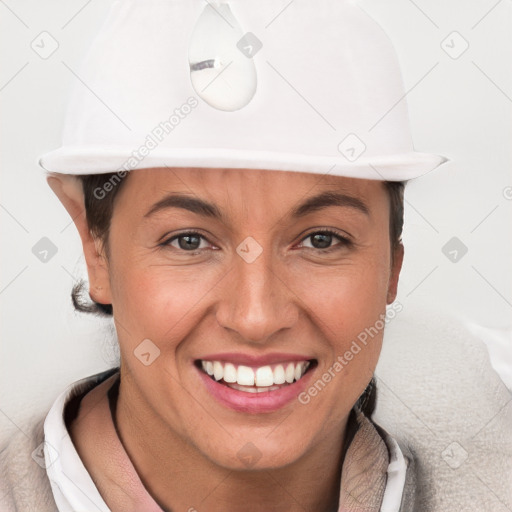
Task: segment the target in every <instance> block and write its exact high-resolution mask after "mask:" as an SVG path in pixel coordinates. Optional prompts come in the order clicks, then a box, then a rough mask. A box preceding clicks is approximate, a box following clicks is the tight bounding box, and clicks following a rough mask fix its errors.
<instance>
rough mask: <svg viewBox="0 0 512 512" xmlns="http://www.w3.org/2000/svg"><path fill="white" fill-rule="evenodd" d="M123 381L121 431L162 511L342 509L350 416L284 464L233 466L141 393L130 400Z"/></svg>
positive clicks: (333, 511) (325, 511) (118, 410)
mask: <svg viewBox="0 0 512 512" xmlns="http://www.w3.org/2000/svg"><path fill="white" fill-rule="evenodd" d="M124 382H125V381H124V380H122V381H121V385H120V390H119V398H118V402H117V406H116V408H115V415H114V417H115V423H116V424H117V431H118V435H119V438H120V439H121V442H122V444H123V446H124V449H125V450H126V452H127V454H128V455H129V457H130V460H131V461H132V463H133V465H134V467H135V469H136V471H137V473H138V475H139V477H140V479H141V481H142V482H143V484H144V486H145V487H146V489H147V490H148V492H149V493H150V494H151V496H152V497H153V498H154V499H155V501H157V502H158V503H159V505H160V507H161V508H162V509H163V510H164V511H168V512H175V511H178V510H183V511H185V510H186V511H190V512H193V511H199V512H200V511H203V510H208V512H225V511H226V510H227V509H229V510H245V511H246V512H263V511H267V510H273V511H275V512H281V511H282V512H285V511H286V512H299V511H300V512H303V511H304V510H315V511H318V512H336V511H337V510H338V502H339V493H340V478H341V466H342V462H343V460H342V459H343V456H344V449H343V445H344V443H343V441H344V438H345V436H344V433H345V430H346V422H345V423H344V428H343V432H341V433H340V432H339V431H338V432H337V433H336V435H335V436H331V437H326V438H325V439H323V440H322V442H321V443H320V444H318V445H316V446H314V447H313V448H312V449H311V450H309V451H308V452H306V453H305V454H304V455H303V456H302V457H301V458H300V459H298V460H296V461H294V462H293V463H291V464H288V465H287V466H285V467H277V468H268V469H259V470H250V469H247V470H231V469H227V468H224V467H221V466H219V465H217V464H215V463H214V462H213V461H212V460H211V459H208V458H207V457H205V456H204V454H202V453H200V452H199V451H198V450H197V449H196V448H195V447H194V446H193V445H191V444H190V443H189V442H187V441H185V440H184V439H183V438H182V437H180V435H179V434H178V433H177V432H175V431H173V430H172V429H171V428H170V427H169V425H168V424H165V423H164V422H163V420H162V419H161V418H160V417H159V416H158V415H156V414H155V413H154V411H153V410H152V409H151V408H150V407H149V406H148V405H147V403H146V402H145V401H144V400H143V399H142V397H137V399H136V400H129V401H128V400H126V399H125V397H126V396H131V395H129V393H132V390H131V389H127V390H125V389H124V387H123V384H124ZM133 403H136V404H137V410H136V411H135V410H133V406H132V405H131V404H133ZM141 407H142V408H144V410H143V411H141V410H140V408H141ZM138 418H144V420H143V421H141V420H138Z"/></svg>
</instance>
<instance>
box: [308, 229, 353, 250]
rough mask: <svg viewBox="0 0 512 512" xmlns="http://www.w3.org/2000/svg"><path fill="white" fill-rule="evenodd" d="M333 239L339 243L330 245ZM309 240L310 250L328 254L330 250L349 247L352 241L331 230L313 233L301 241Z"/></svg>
mask: <svg viewBox="0 0 512 512" xmlns="http://www.w3.org/2000/svg"><path fill="white" fill-rule="evenodd" d="M333 238H335V239H337V240H338V241H339V242H340V243H338V244H336V245H334V246H333V245H332V242H333ZM307 239H311V246H312V247H311V248H313V249H318V250H321V251H323V252H329V251H331V250H336V249H337V248H338V249H341V248H343V247H347V246H351V245H352V241H351V240H349V239H348V238H347V237H345V236H342V235H340V234H339V233H337V232H336V231H333V230H332V229H323V230H321V231H315V232H313V233H310V234H309V235H307V236H306V237H305V238H303V239H302V240H307Z"/></svg>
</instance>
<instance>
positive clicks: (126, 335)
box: [112, 258, 218, 351]
mask: <svg viewBox="0 0 512 512" xmlns="http://www.w3.org/2000/svg"><path fill="white" fill-rule="evenodd" d="M125 261H126V263H125V262H123V263H121V264H120V265H118V266H117V267H116V272H115V276H117V277H114V278H113V280H112V288H113V292H112V300H113V303H114V307H115V310H116V319H118V320H119V322H120V324H121V330H120V331H119V329H118V332H119V333H120V338H121V337H122V341H123V345H125V346H126V345H127V341H128V343H129V346H130V348H132V349H133V347H132V345H136V344H137V343H140V342H141V340H143V339H145V338H149V339H152V340H155V342H156V343H158V344H159V348H160V349H161V350H167V351H172V350H174V349H175V348H176V346H177V345H178V344H179V343H180V342H181V341H182V339H183V338H184V337H185V336H186V335H187V333H188V332H190V328H191V326H192V325H194V324H197V323H198V322H199V321H200V315H201V314H202V313H201V307H202V305H203V304H204V300H205V298H206V295H207V294H208V291H209V290H211V289H212V288H213V286H214V285H215V282H217V281H218V276H217V275H216V274H214V272H212V271H211V270H209V269H203V270H201V272H198V271H193V270H192V269H191V267H185V266H183V267H172V266H169V265H151V264H147V262H142V261H141V262H140V263H139V262H138V261H137V259H136V258H133V259H132V258H126V260H125ZM128 339H129V340H128ZM163 340H165V344H163V343H161V342H162V341H163Z"/></svg>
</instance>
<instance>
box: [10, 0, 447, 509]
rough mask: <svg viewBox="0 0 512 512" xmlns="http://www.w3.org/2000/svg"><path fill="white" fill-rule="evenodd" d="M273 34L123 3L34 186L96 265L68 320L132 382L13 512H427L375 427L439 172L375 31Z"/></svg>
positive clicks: (401, 456)
mask: <svg viewBox="0 0 512 512" xmlns="http://www.w3.org/2000/svg"><path fill="white" fill-rule="evenodd" d="M276 12H277V10H276V5H275V2H271V1H270V0H269V1H262V2H259V3H258V9H257V10H256V8H255V6H254V5H252V4H251V2H248V1H240V2H232V4H231V5H230V4H229V3H226V2H218V3H214V4H211V5H207V6H203V4H201V3H199V2H190V1H184V0H183V1H176V2H159V1H157V0H154V1H152V2H145V3H144V4H143V3H142V2H138V3H137V2H135V1H132V2H130V1H128V2H117V3H115V4H114V6H113V8H112V11H111V13H110V15H109V17H108V19H107V20H106V22H105V24H104V26H103V28H102V31H101V32H100V34H99V35H98V36H97V38H96V39H95V42H94V44H93V46H92V48H91V50H90V52H89V55H88V59H87V61H86V63H85V66H84V69H83V71H82V74H81V76H82V77H83V79H84V80H85V81H86V83H87V84H88V88H87V89H85V88H83V87H79V88H77V89H76V91H75V95H74V97H73V98H72V101H71V105H70V108H69V111H68V118H67V125H66V132H65V136H64V144H63V146H62V147H61V148H59V149H58V150H56V151H53V152H52V153H50V154H47V155H44V156H43V158H42V160H41V165H42V166H43V167H44V168H45V169H47V170H48V171H50V173H49V175H48V183H49V185H50V186H51V188H52V190H53V191H54V192H55V194H56V195H57V196H58V198H59V199H60V201H61V202H62V204H63V205H64V207H65V208H66V209H67V211H68V213H69V214H70V216H71V218H72V219H73V220H74V222H75V225H76V227H77V229H78V232H79V234H80V237H81V241H82V245H83V250H84V256H85V259H86V262H87V270H88V277H89V290H88V293H89V295H90V298H91V299H92V301H93V302H92V303H90V304H87V303H85V302H83V297H82V296H81V295H80V291H81V290H80V287H76V288H75V290H74V292H73V298H74V303H75V306H76V307H77V308H78V309H81V310H85V311H92V312H100V313H103V314H106V315H112V317H113V320H114V324H115V327H116V332H117V337H118V342H119V347H120V354H121V358H120V365H119V368H113V369H111V370H109V371H106V372H103V373H101V374H98V375H94V376H91V377H88V378H86V379H82V380H81V381H79V382H77V383H75V384H74V385H72V386H70V387H69V388H68V389H66V390H65V391H64V392H63V393H62V394H61V395H60V397H58V399H57V400H56V402H55V403H54V405H53V407H52V408H51V410H50V411H49V413H48V415H47V416H46V418H45V422H44V441H45V443H44V444H43V445H42V446H43V448H42V449H43V452H44V456H40V459H41V460H42V466H43V468H44V470H45V471H43V473H40V474H39V475H37V477H38V478H39V481H40V489H41V492H40V494H39V495H38V497H37V499H36V498H35V497H32V498H30V497H29V498H26V497H25V498H23V497H20V495H17V496H15V498H14V502H15V503H16V506H17V507H18V508H21V506H22V505H21V504H22V500H23V499H27V500H28V501H27V503H28V502H30V500H31V499H32V500H33V501H32V502H35V503H37V507H38V508H37V509H38V510H55V509H58V510H59V511H64V510H66V511H67V510H77V511H78V510H80V511H81V510H123V511H124V510H144V511H146V510H169V511H170V510H172V511H178V510H188V511H193V510H197V511H199V512H200V511H204V510H207V511H209V512H216V511H220V510H222V511H226V510H232V511H237V510H242V509H243V510H250V511H254V512H256V511H260V510H269V509H271V510H276V511H281V510H282V511H285V510H286V511H295V510H297V511H298V510H312V511H325V512H330V511H365V512H366V511H368V512H369V511H379V510H382V511H384V510H386V511H391V510H393V511H402V512H403V511H408V510H412V507H413V504H414V464H413V462H414V461H413V459H412V456H411V454H410V453H408V452H407V450H406V447H400V446H399V445H398V444H397V442H396V441H395V440H394V439H393V438H392V437H391V436H389V434H387V432H385V430H384V429H382V428H381V427H379V426H378V425H377V424H375V423H374V422H372V420H371V415H372V412H373V407H374V404H375V398H376V389H375V386H374V382H373V380H372V376H373V372H374V369H375V366H376V364H377V361H378V358H379V353H380V349H381V345H382V336H383V327H379V328H377V327H376V326H377V325H379V326H383V325H384V324H385V319H386V308H387V306H390V305H392V304H393V302H394V300H395V298H396V293H397V284H398V279H399V274H400V269H401V265H402V260H403V254H404V250H403V245H402V243H401V231H402V225H403V188H404V183H405V182H406V181H407V180H408V179H411V178H414V177H417V176H419V175H421V174H424V173H426V172H429V171H430V170H432V169H434V168H435V167H437V166H438V165H440V164H441V163H443V162H444V161H446V159H444V158H443V157H439V156H436V155H428V154H423V153H417V152H415V151H414V149H413V147H412V143H411V139H410V133H409V127H408V120H407V110H406V106H405V102H399V103H396V100H397V98H400V97H401V96H403V88H402V84H401V79H400V73H399V68H398V64H397V62H396V57H395V55H394V52H393V49H392V47H391V44H390V42H389V40H388V39H387V37H386V36H385V34H384V33H383V32H382V31H381V29H380V27H378V25H376V24H375V22H373V20H371V19H370V18H369V17H368V16H367V15H366V14H365V13H364V12H363V11H362V10H361V9H360V8H359V7H357V6H355V5H354V4H352V3H351V2H339V1H325V2H322V3H321V5H313V3H312V2H297V3H296V5H295V6H294V7H293V8H292V7H290V10H289V12H287V13H286V14H285V13H283V14H281V15H280V16H279V19H277V18H276V17H275V14H276ZM178 15H179V18H178ZM270 21H271V23H270ZM278 23H279V28H278V29H277V28H276V25H277V24H278ZM274 24H275V25H274ZM272 25H274V26H273V27H272ZM266 28H268V30H267V31H266V32H265V29H266ZM306 33H308V34H313V35H314V36H315V37H311V38H305V37H304V34H306ZM134 35H136V36H137V37H134ZM187 55H188V62H187ZM264 59H266V61H264ZM374 84H378V85H379V86H378V87H375V85H374ZM90 91H94V92H95V94H94V95H92V94H91V93H90ZM196 95H197V97H196ZM187 97H188V99H187ZM98 98H100V99H101V101H98ZM180 104H181V106H180V107H179V108H178V107H177V106H178V105H180ZM393 105H394V107H393ZM391 107H393V108H391ZM390 108H391V109H390ZM372 327H373V328H374V329H375V330H376V332H377V334H376V335H375V336H373V337H372V339H371V341H369V342H367V343H365V344H356V345H354V343H355V341H356V340H357V339H358V337H359V336H360V334H361V333H362V332H364V331H365V329H369V328H372ZM355 347H357V348H355ZM39 427H41V425H39ZM40 435H41V430H39V431H38V433H36V434H35V438H36V439H39V438H38V437H37V436H40ZM35 457H37V453H36V455H35ZM38 469H39V468H38ZM50 486H51V493H50V492H49V489H50ZM34 500H35V501H34Z"/></svg>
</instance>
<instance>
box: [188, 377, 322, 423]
mask: <svg viewBox="0 0 512 512" xmlns="http://www.w3.org/2000/svg"><path fill="white" fill-rule="evenodd" d="M197 371H198V372H199V375H200V377H201V379H202V380H203V382H204V383H205V385H206V389H207V390H208V391H209V392H210V394H211V395H213V397H214V398H215V399H217V400H218V401H219V402H220V403H221V404H223V405H225V406H227V407H229V408H230V409H233V410H235V411H238V412H248V413H253V414H257V413H264V412H274V411H277V410H279V409H281V408H282V407H284V406H285V405H286V404H288V403H290V402H291V401H293V400H294V399H296V398H297V396H298V395H299V394H300V393H302V391H303V390H304V389H305V388H306V386H307V383H308V381H309V379H310V378H311V374H312V373H313V371H314V370H310V371H308V372H306V373H305V374H304V376H303V377H302V378H301V379H300V380H298V381H296V382H294V383H293V384H288V385H287V386H284V387H282V388H281V389H276V390H275V391H263V392H261V393H249V392H245V391H239V390H238V389H233V388H230V387H229V386H226V385H224V384H219V383H218V382H217V381H215V380H213V379H212V378H211V377H210V376H209V375H207V374H206V373H204V372H203V371H201V370H200V369H199V368H197Z"/></svg>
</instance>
